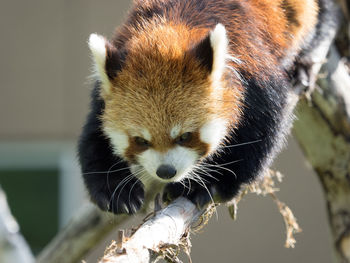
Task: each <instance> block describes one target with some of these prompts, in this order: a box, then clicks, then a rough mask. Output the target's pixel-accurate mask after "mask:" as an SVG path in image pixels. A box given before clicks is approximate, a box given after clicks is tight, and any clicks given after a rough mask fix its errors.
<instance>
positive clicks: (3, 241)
mask: <svg viewBox="0 0 350 263" xmlns="http://www.w3.org/2000/svg"><path fill="white" fill-rule="evenodd" d="M0 262H21V263H32V262H34V257H33V254H32V252H31V251H30V248H29V247H28V245H27V243H26V241H25V240H24V238H23V237H22V235H21V234H20V232H19V226H18V224H17V222H16V219H14V217H13V216H12V214H11V211H10V208H9V207H8V205H7V200H6V196H5V193H4V191H3V190H2V188H1V187H0Z"/></svg>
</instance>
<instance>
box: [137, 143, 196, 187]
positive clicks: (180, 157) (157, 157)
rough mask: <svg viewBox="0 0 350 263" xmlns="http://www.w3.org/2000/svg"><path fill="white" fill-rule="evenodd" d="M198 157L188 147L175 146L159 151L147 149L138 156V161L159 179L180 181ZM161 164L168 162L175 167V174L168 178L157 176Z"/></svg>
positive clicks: (151, 174)
mask: <svg viewBox="0 0 350 263" xmlns="http://www.w3.org/2000/svg"><path fill="white" fill-rule="evenodd" d="M198 158H199V156H198V154H197V153H196V152H195V151H193V150H191V149H188V148H185V147H181V146H176V147H175V148H173V149H171V150H169V151H167V152H166V153H160V152H158V151H156V150H153V149H149V150H147V151H144V152H143V153H141V154H140V155H139V156H138V161H139V163H140V164H141V165H142V166H143V167H144V168H145V170H146V171H147V172H148V174H149V175H150V176H152V177H153V178H154V179H156V180H160V181H164V182H166V181H168V182H174V181H181V180H182V179H183V178H184V177H185V176H186V174H187V173H188V172H189V171H191V170H192V166H193V165H194V164H195V163H196V161H197V159H198ZM162 164H170V165H172V166H174V167H175V169H176V171H177V172H176V175H175V177H173V178H171V179H170V180H164V179H161V178H159V177H158V176H157V173H156V172H157V169H158V167H159V166H161V165H162Z"/></svg>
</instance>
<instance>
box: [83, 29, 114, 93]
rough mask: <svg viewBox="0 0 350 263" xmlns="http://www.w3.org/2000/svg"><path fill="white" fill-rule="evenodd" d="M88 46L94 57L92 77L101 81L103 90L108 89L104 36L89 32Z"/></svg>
mask: <svg viewBox="0 0 350 263" xmlns="http://www.w3.org/2000/svg"><path fill="white" fill-rule="evenodd" d="M88 43H89V48H90V50H91V53H92V56H93V58H94V61H95V63H94V71H95V72H94V74H93V75H94V77H96V78H97V79H98V80H100V81H101V82H102V86H103V88H104V91H105V92H109V91H110V88H111V87H110V85H111V84H110V82H109V79H108V76H107V74H106V71H105V64H106V56H107V49H106V40H105V39H104V37H102V36H99V35H97V34H91V35H90V38H89V42H88Z"/></svg>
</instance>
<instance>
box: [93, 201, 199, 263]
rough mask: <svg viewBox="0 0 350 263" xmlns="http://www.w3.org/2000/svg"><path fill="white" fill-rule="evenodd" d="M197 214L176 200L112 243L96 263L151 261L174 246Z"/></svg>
mask: <svg viewBox="0 0 350 263" xmlns="http://www.w3.org/2000/svg"><path fill="white" fill-rule="evenodd" d="M201 214H202V212H200V211H199V210H198V209H197V208H196V206H195V205H194V204H193V203H192V202H191V201H189V200H188V199H186V198H183V197H180V198H178V199H176V200H175V201H174V202H172V203H171V204H170V205H169V206H167V207H165V208H164V209H162V210H160V211H158V212H157V213H156V215H155V216H154V217H153V218H151V219H149V220H147V221H146V222H145V223H144V224H143V225H141V226H140V228H139V229H138V230H137V231H136V232H135V233H134V234H133V235H132V236H131V237H130V238H129V239H128V240H126V241H125V242H123V241H124V240H120V241H119V242H118V243H115V242H114V243H112V245H111V246H110V247H109V249H108V250H107V251H106V253H105V256H104V257H103V258H102V259H101V261H100V263H107V262H116V263H123V262H139V263H148V262H153V261H154V260H155V257H157V255H158V254H159V252H160V251H161V250H163V249H164V248H166V247H171V246H178V245H179V243H180V240H181V238H182V237H183V236H184V234H186V233H187V232H188V231H189V228H190V227H191V225H192V224H193V223H194V222H196V221H197V220H198V218H199V216H200V215H201ZM153 252H154V253H153Z"/></svg>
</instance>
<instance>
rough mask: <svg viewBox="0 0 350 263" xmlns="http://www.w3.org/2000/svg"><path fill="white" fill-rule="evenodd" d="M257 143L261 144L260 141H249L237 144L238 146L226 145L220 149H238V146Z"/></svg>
mask: <svg viewBox="0 0 350 263" xmlns="http://www.w3.org/2000/svg"><path fill="white" fill-rule="evenodd" d="M258 142H262V139H259V140H255V141H250V142H243V143H238V144H234V145H226V146H224V147H222V148H234V147H239V146H243V145H249V144H254V143H258Z"/></svg>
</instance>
